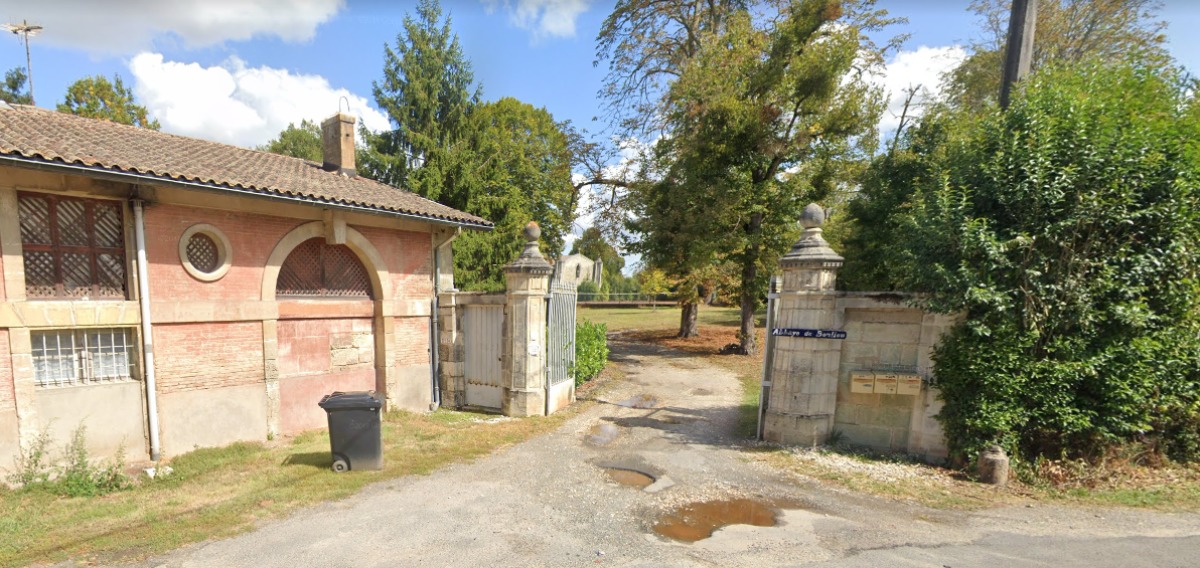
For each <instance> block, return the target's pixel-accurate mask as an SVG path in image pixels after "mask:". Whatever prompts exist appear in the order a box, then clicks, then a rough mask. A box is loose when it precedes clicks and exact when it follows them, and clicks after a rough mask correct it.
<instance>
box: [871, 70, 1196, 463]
mask: <svg viewBox="0 0 1200 568" xmlns="http://www.w3.org/2000/svg"><path fill="white" fill-rule="evenodd" d="M963 114H977V113H973V112H971V111H967V110H958V111H955V112H951V113H947V114H944V115H938V116H935V117H933V118H932V119H928V120H926V121H925V123H924V124H922V125H921V126H920V127H919V128H918V132H916V133H914V135H913V137H912V138H911V139H910V141H909V142H907V143H905V144H903V145H902V147H901V150H900V151H899V152H898V153H897V154H898V160H897V163H898V169H897V170H896V171H893V172H886V171H884V172H882V173H884V174H886V175H885V176H883V177H881V178H880V179H881V180H882V183H879V184H874V185H865V186H864V191H865V192H867V193H868V194H867V196H866V198H867V199H873V198H875V195H876V192H877V191H879V192H883V193H884V194H885V195H889V196H890V197H887V198H886V200H890V201H893V202H894V205H893V206H892V209H893V214H892V216H891V219H890V222H889V226H891V227H893V228H894V229H893V230H894V233H893V235H892V238H891V239H890V242H892V243H894V244H893V246H892V247H891V249H890V252H892V253H894V263H893V266H894V268H893V271H892V273H891V276H892V278H893V279H894V281H895V284H896V285H897V287H899V288H901V289H905V290H909V291H913V292H920V293H922V294H924V296H923V297H924V301H923V305H924V306H925V307H926V308H928V309H931V310H935V311H938V312H943V313H962V314H965V316H966V317H965V321H964V322H963V323H962V324H961V325H959V326H957V327H956V328H955V329H954V330H953V331H952V332H951V333H950V334H949V335H948V336H947V337H946V338H945V339H944V341H943V342H942V344H941V345H940V346H939V347H938V348H937V351H936V353H935V357H934V361H935V366H934V373H935V374H936V376H937V377H938V386H939V389H940V390H941V395H942V398H943V400H944V401H945V407H944V409H943V410H942V412H941V413H940V415H939V419H940V420H941V421H942V424H943V428H944V430H945V432H946V433H947V441H948V442H949V444H950V446H951V451H952V452H953V454H954V455H955V456H956V457H958V458H959V459H960V460H962V459H968V458H969V457H971V456H973V455H974V454H975V453H976V452H978V451H979V450H980V449H982V447H984V446H986V445H988V444H991V443H1000V444H1002V445H1004V446H1006V447H1007V448H1008V449H1009V450H1010V452H1013V453H1015V454H1019V455H1021V456H1023V457H1025V458H1035V457H1037V456H1039V455H1046V456H1059V455H1063V454H1066V455H1068V456H1073V457H1074V456H1099V455H1103V454H1104V452H1105V451H1106V450H1108V449H1110V448H1112V447H1113V446H1117V445H1121V444H1126V443H1143V444H1146V445H1147V446H1148V449H1150V450H1153V451H1158V452H1163V453H1166V454H1167V455H1168V456H1170V457H1172V458H1174V459H1180V460H1195V459H1200V410H1198V409H1200V335H1198V330H1200V321H1198V320H1200V318H1198V316H1200V285H1198V284H1197V283H1198V282H1200V258H1198V257H1197V256H1196V254H1195V251H1196V250H1197V246H1198V245H1200V242H1198V241H1200V209H1198V208H1197V206H1196V204H1197V203H1200V186H1198V185H1197V183H1196V180H1198V179H1200V154H1198V153H1197V152H1196V150H1195V145H1196V141H1197V140H1200V120H1198V118H1200V104H1198V103H1197V101H1196V100H1195V98H1194V96H1193V94H1192V92H1191V85H1190V83H1188V82H1186V81H1184V80H1182V78H1181V77H1180V72H1179V71H1178V70H1176V69H1173V68H1170V67H1166V66H1163V65H1162V64H1161V62H1159V61H1158V60H1156V59H1154V58H1150V59H1145V58H1141V57H1133V58H1132V59H1131V60H1128V61H1124V62H1119V63H1116V64H1114V63H1113V62H1112V61H1108V60H1105V59H1103V58H1100V59H1095V60H1087V61H1085V62H1083V63H1081V64H1076V65H1072V66H1051V67H1047V68H1043V69H1042V70H1041V71H1039V72H1038V73H1036V74H1034V75H1031V76H1030V78H1029V79H1028V82H1027V83H1026V85H1025V88H1024V89H1023V90H1022V91H1021V92H1018V93H1017V94H1016V97H1015V98H1014V101H1013V104H1012V105H1011V106H1010V107H1009V109H1008V111H1007V112H1002V111H1000V110H999V109H998V108H997V107H995V106H991V107H988V110H986V111H985V112H984V113H983V114H982V115H981V116H980V117H979V118H975V119H970V120H972V121H977V122H974V124H973V127H972V128H968V129H959V128H957V127H954V126H947V123H949V124H951V125H952V124H953V123H954V122H955V121H958V120H962V119H961V115H963ZM892 167H893V166H889V165H886V164H885V165H882V166H881V169H883V170H887V169H889V168H892Z"/></svg>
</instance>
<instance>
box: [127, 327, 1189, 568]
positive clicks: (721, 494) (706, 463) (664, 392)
mask: <svg viewBox="0 0 1200 568" xmlns="http://www.w3.org/2000/svg"><path fill="white" fill-rule="evenodd" d="M612 347H613V357H612V359H613V361H614V362H615V363H616V364H617V365H619V366H620V367H621V368H622V369H623V370H624V371H625V372H626V373H627V376H626V380H624V381H622V382H621V383H620V384H618V385H616V386H615V387H613V388H612V389H609V390H608V391H607V392H606V393H605V394H604V395H603V397H601V398H603V399H604V401H605V402H602V403H600V404H597V405H596V406H595V407H594V408H592V409H589V410H588V411H587V412H584V413H582V414H580V415H579V416H576V417H574V418H572V419H571V420H570V421H568V422H567V423H566V424H565V425H564V426H563V427H562V428H560V429H559V430H558V431H556V432H554V433H552V434H549V435H546V436H543V437H540V438H537V439H534V440H530V441H528V442H525V443H523V444H520V445H518V446H515V447H513V448H510V449H508V450H506V451H503V452H499V453H497V454H495V455H493V456H490V457H488V458H485V459H482V460H480V461H478V462H475V463H473V464H465V465H456V466H452V467H449V468H446V469H443V470H440V471H438V472H436V473H434V474H432V475H430V476H427V477H413V478H404V479H398V480H393V481H390V482H385V483H381V484H379V485H376V486H372V487H371V488H369V489H367V490H365V491H363V492H362V493H360V494H359V495H356V496H355V497H352V498H349V499H346V500H343V501H339V502H336V503H330V504H327V505H323V506H319V507H314V508H311V509H306V510H304V511H301V512H299V513H296V514H294V515H292V516H291V517H289V518H287V519H284V520H282V521H278V522H273V523H270V524H267V525H265V526H263V527H262V528H260V529H259V530H256V531H255V532H253V533H250V534H246V535H243V536H240V537H237V538H233V539H229V540H223V541H216V542H208V543H202V544H199V545H195V546H191V547H187V548H184V549H181V550H179V551H176V552H174V553H171V554H169V555H166V556H164V557H160V558H155V559H152V560H150V561H148V562H146V563H145V566H169V567H192V566H262V567H273V566H278V567H286V568H294V567H296V566H316V565H327V566H410V565H427V566H582V565H590V566H594V565H598V564H599V565H615V566H781V565H801V564H807V565H830V566H883V565H906V566H939V567H940V566H954V567H956V568H957V567H960V566H996V565H1008V566H1048V565H1054V566H1072V565H1077V566H1104V565H1111V566H1156V567H1162V566H1185V565H1188V566H1190V565H1194V562H1196V558H1198V557H1200V536H1197V535H1200V516H1197V515H1162V514H1153V513H1141V512H1130V511H1116V510H1106V511H1092V510H1081V509H1063V508H1052V507H1045V508H1041V507H1038V508H1020V509H998V510H991V511H987V512H985V513H975V514H969V513H959V512H945V511H936V510H932V509H926V508H923V507H917V506H911V505H906V504H898V503H893V502H887V501H881V500H877V499H873V498H867V497H861V496H856V495H852V494H848V493H846V492H842V491H836V490H830V489H825V488H822V487H819V486H817V485H815V484H812V483H809V482H806V481H804V480H799V479H796V478H793V477H789V476H788V475H785V474H783V473H780V472H778V471H776V470H773V469H771V468H770V467H768V466H766V465H763V464H761V463H759V462H757V461H753V460H747V459H746V458H745V454H744V453H743V452H744V450H743V449H741V448H739V447H738V446H737V445H736V444H735V442H734V440H733V439H732V437H731V434H730V432H731V431H732V430H733V428H734V426H735V424H736V420H737V405H738V403H739V401H740V398H741V393H740V390H739V387H738V383H737V380H736V379H735V377H733V376H732V375H730V374H729V373H728V372H727V371H724V370H722V369H719V368H715V367H712V366H710V365H708V364H706V363H704V362H702V361H700V360H698V359H689V358H687V357H686V356H685V355H683V354H681V353H677V352H672V351H667V350H663V349H659V348H655V347H652V346H647V345H641V344H633V343H624V342H620V341H616V342H614V343H613V345H612ZM638 407H645V408H638ZM603 467H616V468H625V469H632V470H639V471H642V472H646V473H649V474H650V475H652V476H654V477H656V478H657V481H656V482H655V483H654V485H651V486H650V487H648V488H646V490H640V489H638V488H635V487H631V486H626V485H621V484H618V483H615V482H613V481H612V480H611V479H610V478H609V476H608V474H606V472H605V470H604V469H603ZM732 498H763V499H767V500H771V501H774V502H776V503H780V504H784V505H787V506H788V507H791V509H789V510H786V511H784V512H783V513H782V515H781V521H782V522H781V523H780V525H779V526H775V527H755V526H749V525H733V526H730V527H728V528H725V529H722V530H719V531H717V532H716V534H715V535H714V536H713V537H712V538H708V539H705V540H701V541H699V542H696V543H694V544H684V543H680V542H677V541H673V540H670V539H667V538H664V537H660V536H658V535H656V534H655V533H654V532H653V530H652V528H653V526H654V524H655V522H656V520H657V519H658V518H660V516H661V515H663V514H665V513H668V512H670V511H672V510H674V509H676V508H677V507H680V506H682V505H685V504H688V503H692V502H697V501H709V500H716V499H732ZM814 563H815V564H814Z"/></svg>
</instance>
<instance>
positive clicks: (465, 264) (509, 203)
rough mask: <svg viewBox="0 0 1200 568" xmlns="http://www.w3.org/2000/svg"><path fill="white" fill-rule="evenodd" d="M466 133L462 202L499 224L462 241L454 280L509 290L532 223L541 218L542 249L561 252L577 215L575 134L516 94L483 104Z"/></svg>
mask: <svg viewBox="0 0 1200 568" xmlns="http://www.w3.org/2000/svg"><path fill="white" fill-rule="evenodd" d="M466 130H467V134H468V135H467V138H466V140H465V143H464V145H463V148H462V149H461V151H460V152H461V154H462V157H461V159H462V160H463V163H464V164H466V166H467V167H465V168H464V169H463V175H462V176H461V177H459V179H458V180H457V183H459V186H458V188H459V193H458V194H457V195H461V197H462V199H463V201H462V204H461V206H460V207H461V208H462V209H463V210H465V211H469V212H471V213H474V214H476V215H479V216H481V217H484V218H486V219H488V220H490V221H492V222H494V223H496V229H495V231H493V232H491V233H476V232H468V233H467V234H464V235H463V236H461V237H459V239H458V240H456V241H455V244H454V259H455V279H456V282H457V283H458V285H459V287H460V288H463V289H467V290H470V289H488V290H502V289H504V275H503V272H502V271H501V268H502V267H503V266H504V265H505V264H507V263H509V262H512V261H513V260H514V259H515V258H516V257H517V255H518V254H520V251H521V248H522V247H523V245H524V238H523V237H522V236H521V230H522V229H523V228H524V226H525V224H526V223H528V222H529V221H530V220H531V219H533V220H537V221H538V224H539V225H540V226H541V228H542V239H541V240H542V250H543V251H560V250H562V248H563V241H564V237H565V236H566V232H567V231H568V230H569V229H570V226H571V223H572V222H573V221H574V220H575V207H576V199H577V195H578V194H577V193H576V190H575V186H574V185H573V184H572V182H571V165H572V160H571V153H570V149H569V147H568V136H567V134H566V133H564V132H563V130H562V125H560V124H559V123H556V122H555V121H554V118H553V117H552V116H551V115H550V113H549V112H547V111H546V110H545V109H541V108H535V107H534V106H532V105H529V104H527V103H523V102H521V101H518V100H516V99H513V98H504V99H500V100H499V101H496V102H490V103H483V104H481V105H478V106H477V107H476V108H475V110H474V111H473V112H472V114H471V118H470V123H469V125H468V128H467V129H466ZM455 206H459V205H455Z"/></svg>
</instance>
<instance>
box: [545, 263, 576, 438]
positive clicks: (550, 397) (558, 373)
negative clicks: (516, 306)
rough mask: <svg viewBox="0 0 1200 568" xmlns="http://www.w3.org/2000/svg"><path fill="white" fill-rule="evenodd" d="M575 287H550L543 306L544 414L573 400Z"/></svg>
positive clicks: (566, 285) (562, 285) (563, 284)
mask: <svg viewBox="0 0 1200 568" xmlns="http://www.w3.org/2000/svg"><path fill="white" fill-rule="evenodd" d="M575 298H576V293H575V286H574V285H573V284H567V283H563V282H552V283H551V284H550V296H549V297H548V298H547V300H546V303H547V304H548V305H547V306H546V308H547V309H546V414H552V413H554V412H556V411H558V410H559V409H561V408H565V407H566V406H567V405H569V404H571V401H572V400H573V399H574V398H575Z"/></svg>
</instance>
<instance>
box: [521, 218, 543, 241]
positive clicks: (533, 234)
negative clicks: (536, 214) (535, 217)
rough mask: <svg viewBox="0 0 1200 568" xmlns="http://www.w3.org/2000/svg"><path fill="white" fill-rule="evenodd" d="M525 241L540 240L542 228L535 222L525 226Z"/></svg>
mask: <svg viewBox="0 0 1200 568" xmlns="http://www.w3.org/2000/svg"><path fill="white" fill-rule="evenodd" d="M524 233H525V240H527V241H530V242H533V241H536V240H538V239H540V238H542V228H541V227H539V226H538V224H537V221H530V222H529V224H528V225H525V231H524Z"/></svg>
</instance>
